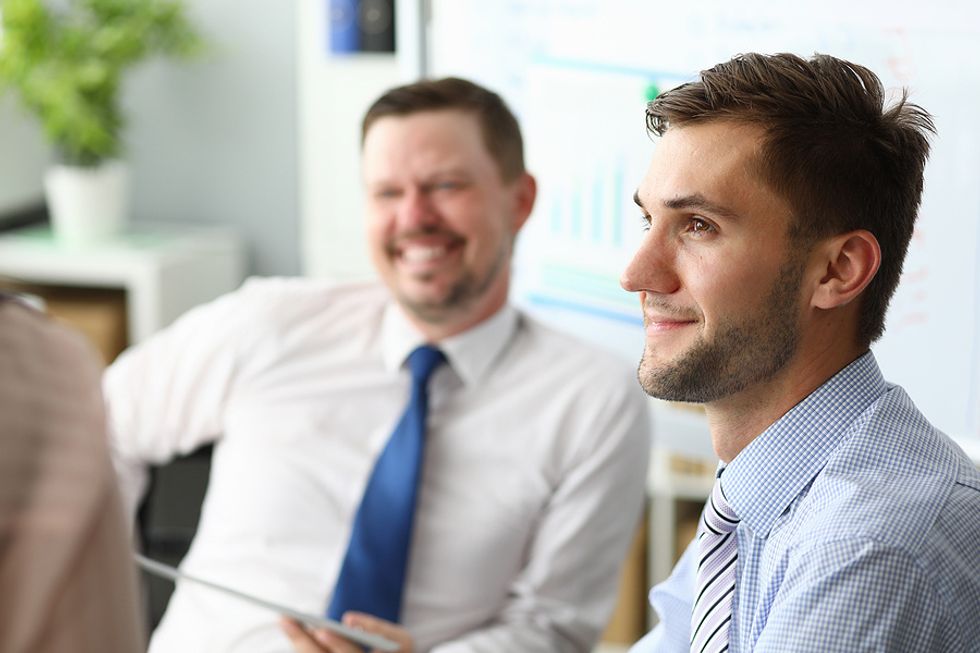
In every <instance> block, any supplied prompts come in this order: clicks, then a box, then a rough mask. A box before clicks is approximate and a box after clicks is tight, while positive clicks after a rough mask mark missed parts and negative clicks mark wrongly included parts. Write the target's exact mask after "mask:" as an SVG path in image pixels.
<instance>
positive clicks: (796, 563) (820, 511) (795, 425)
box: [622, 54, 980, 653]
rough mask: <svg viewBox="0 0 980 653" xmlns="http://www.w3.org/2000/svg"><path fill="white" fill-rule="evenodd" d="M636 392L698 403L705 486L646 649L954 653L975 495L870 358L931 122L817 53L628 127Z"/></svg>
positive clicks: (665, 103)
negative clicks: (645, 141)
mask: <svg viewBox="0 0 980 653" xmlns="http://www.w3.org/2000/svg"><path fill="white" fill-rule="evenodd" d="M647 124H648V127H649V129H650V130H651V131H652V132H654V133H655V134H657V135H659V136H662V139H661V140H660V142H659V144H658V146H657V150H656V152H655V154H654V157H653V161H652V163H651V165H650V168H649V171H648V172H647V174H646V176H645V178H644V179H643V181H642V183H641V184H640V186H639V189H638V191H637V193H636V201H637V203H638V204H639V206H640V207H641V209H642V210H643V212H644V214H645V216H646V221H647V225H648V233H647V234H646V236H645V239H644V241H643V244H642V245H641V247H640V249H639V251H638V252H637V254H636V256H635V258H634V259H633V261H632V262H631V263H630V264H629V266H628V268H627V269H626V271H625V272H624V274H623V277H622V285H623V287H624V288H626V289H627V290H629V291H633V292H638V293H640V299H641V303H642V307H643V314H644V322H645V327H646V346H645V351H644V353H643V358H642V360H641V362H640V368H639V380H640V383H641V384H642V386H643V388H644V389H645V390H646V391H647V393H649V394H650V395H653V396H656V397H661V398H664V399H669V400H673V401H689V402H697V403H702V404H704V407H705V411H706V413H707V418H708V423H709V425H710V430H711V436H712V441H713V444H714V449H715V451H716V453H717V454H718V456H719V458H720V459H721V462H722V466H721V469H720V470H719V480H718V483H717V484H716V486H715V489H714V491H713V493H712V497H711V500H710V501H709V503H708V504H707V505H706V507H705V510H704V513H703V516H702V522H701V529H700V532H699V537H698V539H697V540H696V541H695V542H693V543H692V545H691V546H690V548H689V549H688V551H687V552H686V553H685V554H684V556H683V557H682V559H681V560H680V562H679V563H678V566H677V567H676V568H675V570H674V573H673V574H672V576H671V578H670V579H668V580H667V581H666V582H665V583H662V584H661V585H659V586H657V587H656V588H654V590H653V591H652V592H651V602H652V603H653V605H654V607H655V608H656V609H657V611H658V613H659V615H660V619H661V621H660V623H659V625H658V626H657V628H656V629H655V630H654V631H653V632H652V633H650V634H649V635H648V636H647V637H646V638H644V639H643V640H641V642H640V643H638V644H637V645H636V646H635V647H634V649H633V650H634V651H635V652H638V653H639V652H642V653H645V652H647V651H688V650H694V651H720V650H732V651H756V652H759V651H781V652H782V651H967V650H973V651H975V650H978V649H977V647H978V642H980V620H978V619H977V609H978V606H980V572H978V568H977V551H978V549H977V542H980V475H978V473H977V470H976V469H975V468H974V467H973V465H972V464H971V463H970V461H969V460H968V459H967V457H966V456H965V455H964V454H963V452H962V451H961V450H960V449H959V448H958V447H956V446H955V445H954V444H953V443H952V441H951V440H949V439H948V438H947V437H946V436H945V435H944V434H942V433H940V432H939V431H937V430H936V429H935V428H933V427H932V426H931V425H930V424H929V423H928V422H927V421H926V419H925V418H924V417H923V416H922V415H921V414H920V413H919V412H918V411H917V410H916V409H915V407H914V405H913V404H912V402H911V400H910V399H909V398H908V396H907V395H906V394H905V393H904V392H903V390H902V389H901V388H899V387H897V386H894V385H891V384H888V383H886V382H885V381H884V380H883V378H882V376H881V373H880V371H879V370H878V366H877V364H876V363H875V359H874V355H873V354H872V353H870V351H869V349H868V347H869V345H870V344H871V343H872V342H873V341H874V340H875V339H877V338H878V337H879V336H880V335H881V333H882V330H883V327H884V318H885V310H886V307H887V305H888V301H889V299H890V297H891V296H892V294H893V292H894V290H895V287H896V285H897V284H898V280H899V276H900V273H901V270H902V261H903V259H904V256H905V252H906V249H907V247H908V244H909V239H910V237H911V234H912V228H913V223H914V220H915V217H916V212H917V210H918V205H919V199H920V194H921V191H922V173H923V167H924V165H925V160H926V156H927V153H928V142H927V136H928V133H929V132H931V131H932V130H933V125H932V120H931V118H930V117H929V115H928V114H926V113H925V112H924V111H923V110H922V109H920V108H919V107H917V106H915V105H913V104H909V103H908V102H907V101H906V99H905V98H904V97H903V98H902V99H901V100H899V101H898V103H897V104H896V105H895V106H892V107H885V106H884V103H883V90H882V87H881V83H880V82H879V80H878V78H877V77H876V76H875V75H874V74H873V73H872V72H871V71H869V70H867V69H866V68H863V67H861V66H857V65H855V64H852V63H848V62H846V61H841V60H839V59H835V58H833V57H829V56H822V55H817V56H814V57H813V58H811V59H809V60H804V59H802V58H799V57H796V56H793V55H785V54H784V55H775V56H763V55H757V54H749V55H743V56H738V57H735V58H734V59H732V60H731V61H728V62H726V63H723V64H720V65H718V66H716V67H714V68H712V69H710V70H707V71H705V72H703V73H702V74H701V76H700V79H699V80H698V81H695V82H693V83H690V84H686V85H683V86H680V87H678V88H677V89H674V90H672V91H669V92H667V93H665V94H663V95H662V96H660V97H658V98H657V99H656V100H654V101H653V102H651V103H650V104H649V106H648V108H647Z"/></svg>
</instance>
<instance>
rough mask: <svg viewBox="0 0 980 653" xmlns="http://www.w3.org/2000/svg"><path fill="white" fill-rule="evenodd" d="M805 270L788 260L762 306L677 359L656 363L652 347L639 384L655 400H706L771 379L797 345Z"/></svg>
mask: <svg viewBox="0 0 980 653" xmlns="http://www.w3.org/2000/svg"><path fill="white" fill-rule="evenodd" d="M803 269H804V268H803V263H802V261H800V260H798V259H796V258H792V259H791V260H789V261H787V262H786V263H784V264H783V266H782V267H781V268H780V270H779V274H778V275H777V277H776V280H775V281H774V283H773V285H772V287H771V289H770V291H769V294H768V296H767V297H766V300H765V302H764V305H763V309H762V310H760V311H756V312H749V313H748V315H749V317H747V318H745V319H744V320H742V321H741V322H736V321H734V320H726V321H724V322H722V323H721V326H720V328H719V330H718V334H717V335H716V336H715V337H713V338H712V339H711V340H708V339H706V338H705V337H704V335H701V336H700V337H699V338H698V339H697V341H696V342H695V343H694V344H693V345H691V347H690V348H689V349H688V350H687V351H686V352H685V353H684V354H682V355H681V357H680V358H679V359H678V360H676V361H673V362H668V363H664V364H662V365H660V366H657V365H656V364H655V363H654V362H653V361H652V360H651V359H652V356H651V355H650V350H649V347H648V348H647V349H646V350H644V352H643V358H642V359H641V360H640V368H639V370H638V372H637V377H638V378H639V381H640V385H641V386H642V387H643V389H644V390H645V391H646V393H647V394H648V395H650V396H651V397H656V398H657V399H664V400H667V401H685V402H693V403H707V402H711V401H716V400H718V399H722V398H724V397H728V396H731V395H733V394H736V393H738V392H741V391H742V390H744V389H746V388H747V387H749V386H751V385H753V384H756V383H761V382H764V381H768V380H769V379H771V378H773V377H774V376H775V375H776V374H777V373H778V372H779V371H780V370H782V369H783V368H784V367H785V366H786V364H787V363H788V362H789V361H790V359H791V358H792V357H793V355H794V354H795V353H796V348H797V345H798V344H799V339H800V330H799V324H798V322H797V301H798V298H799V289H800V284H801V281H802V279H803Z"/></svg>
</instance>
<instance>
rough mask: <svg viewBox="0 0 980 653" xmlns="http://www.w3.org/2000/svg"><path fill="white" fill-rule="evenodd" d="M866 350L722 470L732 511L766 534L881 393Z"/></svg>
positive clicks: (881, 382) (872, 360)
mask: <svg viewBox="0 0 980 653" xmlns="http://www.w3.org/2000/svg"><path fill="white" fill-rule="evenodd" d="M886 389H887V387H886V383H885V380H884V378H883V377H882V375H881V370H880V369H879V368H878V363H877V361H875V357H874V354H872V353H871V352H870V351H869V352H867V353H865V354H864V355H862V356H861V357H860V358H858V359H857V360H855V361H854V362H852V363H851V364H849V365H848V366H847V367H845V368H844V369H842V370H841V371H840V372H838V373H837V374H835V375H834V376H832V377H831V378H830V379H828V380H827V381H826V382H825V383H824V384H823V385H821V386H820V387H819V388H817V389H816V390H814V391H813V392H812V393H811V394H810V395H809V396H807V397H806V398H805V399H804V400H803V401H801V402H800V403H798V404H797V405H796V406H794V407H793V408H792V409H790V411H789V412H787V413H786V414H785V415H783V416H782V417H781V418H779V420H778V421H776V422H775V423H774V424H772V426H770V427H769V428H767V429H766V430H765V431H763V432H762V433H761V434H760V435H759V436H758V437H757V438H755V439H754V440H753V441H752V442H750V443H749V445H748V446H747V447H745V449H743V450H742V451H741V452H740V453H739V454H738V455H737V456H736V457H735V458H734V460H732V461H731V462H730V463H729V464H728V465H727V466H726V467H725V468H724V475H723V476H722V481H721V483H722V487H723V489H724V492H725V497H726V498H727V499H728V502H729V504H730V505H731V506H732V509H733V510H734V511H735V513H736V514H737V515H738V516H739V518H740V519H741V520H742V521H743V522H745V524H746V525H747V526H748V527H749V528H751V529H752V531H753V532H755V533H756V534H758V535H760V536H763V537H766V536H768V534H769V531H770V530H771V529H772V527H773V525H774V524H775V522H776V519H777V518H778V517H779V516H780V515H781V514H783V512H785V511H786V509H787V508H788V507H789V506H790V505H791V504H792V502H793V500H794V499H795V498H796V497H797V496H798V495H799V494H800V492H802V491H803V489H804V488H805V487H806V486H807V484H809V483H810V481H812V480H813V478H814V477H815V476H816V475H817V473H818V472H819V471H820V470H821V469H823V467H824V465H825V464H826V463H827V460H828V459H829V458H830V455H831V454H832V453H833V451H834V450H835V449H836V448H837V446H838V445H839V444H840V442H841V440H842V439H843V438H844V436H845V435H846V434H847V432H848V429H849V427H850V426H851V425H852V423H853V422H854V421H855V420H856V419H857V418H858V416H859V415H860V414H861V413H863V412H864V411H865V410H866V409H867V408H868V407H869V406H870V405H871V404H873V403H874V402H875V401H876V400H877V399H878V398H879V397H881V395H882V394H884V392H885V391H886Z"/></svg>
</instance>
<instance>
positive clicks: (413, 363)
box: [408, 345, 446, 384]
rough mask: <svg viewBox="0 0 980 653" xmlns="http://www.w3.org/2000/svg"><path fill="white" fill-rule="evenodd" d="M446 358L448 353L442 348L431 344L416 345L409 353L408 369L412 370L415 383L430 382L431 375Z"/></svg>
mask: <svg viewBox="0 0 980 653" xmlns="http://www.w3.org/2000/svg"><path fill="white" fill-rule="evenodd" d="M445 360H446V355H445V354H443V353H442V351H441V350H439V349H436V348H435V347H432V346H430V345H422V346H421V347H416V348H415V350H414V351H412V353H411V354H409V355H408V369H409V370H410V371H411V372H412V380H413V381H414V382H415V383H423V384H425V383H428V382H429V377H430V376H432V372H434V371H435V369H436V368H437V367H439V366H440V365H441V364H442V363H443V362H445Z"/></svg>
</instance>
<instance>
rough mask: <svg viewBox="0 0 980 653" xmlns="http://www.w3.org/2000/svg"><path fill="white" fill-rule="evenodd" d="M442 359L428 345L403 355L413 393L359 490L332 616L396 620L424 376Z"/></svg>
mask: <svg viewBox="0 0 980 653" xmlns="http://www.w3.org/2000/svg"><path fill="white" fill-rule="evenodd" d="M445 360H446V358H445V356H444V355H443V353H442V352H441V351H439V350H438V349H436V348H435V347H430V346H428V345H423V346H421V347H418V348H417V349H415V350H414V351H413V352H412V353H411V354H409V356H408V368H409V370H411V372H412V394H411V397H410V398H409V401H408V406H407V407H406V408H405V412H404V413H402V417H401V419H400V420H399V422H398V425H397V426H396V427H395V431H394V433H392V434H391V438H389V439H388V444H387V445H385V449H384V451H382V452H381V456H380V457H379V458H378V461H377V462H376V463H375V465H374V471H373V472H371V477H370V478H369V479H368V483H367V487H366V488H365V490H364V497H363V498H362V499H361V506H360V508H358V511H357V516H356V517H355V518H354V526H353V529H352V531H351V538H350V544H349V545H348V547H347V555H346V556H345V558H344V563H343V566H342V567H341V570H340V575H339V576H338V578H337V584H336V585H335V587H334V593H333V598H332V599H331V601H330V606H329V608H328V609H327V616H329V617H330V618H331V619H335V620H340V619H341V617H343V615H344V613H345V612H346V611H348V610H357V611H359V612H367V613H368V614H372V615H374V616H376V617H381V618H382V619H386V620H388V621H391V622H394V623H398V621H399V618H400V616H401V605H402V593H403V591H404V586H405V577H406V576H407V574H408V552H409V545H410V544H411V541H412V524H413V522H414V515H415V503H416V495H417V493H418V486H419V479H420V478H421V476H422V458H423V453H424V450H425V421H426V416H427V414H428V408H429V394H428V384H429V378H430V377H431V376H432V373H433V372H434V371H435V370H436V368H438V367H439V365H441V364H442V363H443V362H445Z"/></svg>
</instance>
